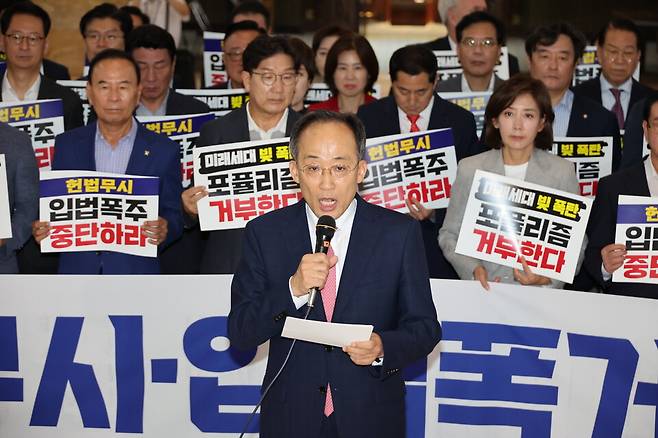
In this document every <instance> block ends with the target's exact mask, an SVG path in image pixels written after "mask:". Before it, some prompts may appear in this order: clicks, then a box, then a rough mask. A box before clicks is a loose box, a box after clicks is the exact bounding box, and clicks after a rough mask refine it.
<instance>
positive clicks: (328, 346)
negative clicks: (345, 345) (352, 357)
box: [324, 345, 334, 353]
mask: <svg viewBox="0 0 658 438" xmlns="http://www.w3.org/2000/svg"><path fill="white" fill-rule="evenodd" d="M324 349H325V350H326V351H327V353H331V352H332V351H333V349H334V347H333V346H332V345H325V346H324Z"/></svg>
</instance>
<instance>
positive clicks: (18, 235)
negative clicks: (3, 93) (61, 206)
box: [0, 122, 39, 274]
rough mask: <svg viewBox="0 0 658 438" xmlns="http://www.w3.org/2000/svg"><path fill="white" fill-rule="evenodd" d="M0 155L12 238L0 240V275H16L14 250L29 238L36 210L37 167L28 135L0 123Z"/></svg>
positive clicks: (37, 204)
mask: <svg viewBox="0 0 658 438" xmlns="http://www.w3.org/2000/svg"><path fill="white" fill-rule="evenodd" d="M0 155H4V156H5V166H6V167H5V168H4V169H0V172H2V171H4V172H6V174H7V190H8V193H7V195H8V197H9V215H10V217H11V236H12V237H11V238H9V239H0V274H18V263H17V261H16V252H17V251H18V250H19V249H20V248H22V247H23V245H24V244H25V243H26V242H27V241H28V239H29V238H30V235H31V234H30V230H31V226H32V221H34V220H35V219H36V218H37V214H38V212H39V170H38V169H37V162H36V160H35V158H34V150H33V149H32V142H31V141H30V137H29V136H28V135H27V134H26V133H24V132H22V131H20V130H18V129H16V128H13V127H11V126H9V125H8V124H6V123H1V122H0Z"/></svg>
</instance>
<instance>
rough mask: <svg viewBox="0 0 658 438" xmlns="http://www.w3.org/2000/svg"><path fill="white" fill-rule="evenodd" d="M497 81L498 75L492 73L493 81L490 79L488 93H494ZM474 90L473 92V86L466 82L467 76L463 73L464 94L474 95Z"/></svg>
mask: <svg viewBox="0 0 658 438" xmlns="http://www.w3.org/2000/svg"><path fill="white" fill-rule="evenodd" d="M495 81H496V74H495V73H494V72H491V79H489V85H487V90H486V91H493V90H494V82H495ZM472 92H473V90H471V86H470V85H468V81H467V80H466V76H465V75H464V74H463V73H462V93H472Z"/></svg>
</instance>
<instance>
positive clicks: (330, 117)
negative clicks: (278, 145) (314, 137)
mask: <svg viewBox="0 0 658 438" xmlns="http://www.w3.org/2000/svg"><path fill="white" fill-rule="evenodd" d="M317 123H340V124H342V125H345V126H347V127H348V128H350V130H351V131H352V134H354V143H355V144H356V148H357V151H356V152H357V156H358V157H359V160H363V157H364V156H365V152H366V128H365V127H364V126H363V123H362V122H361V120H359V118H358V117H357V116H356V115H355V114H352V113H339V112H337V111H327V110H318V111H311V112H308V113H306V114H305V115H304V116H303V117H302V118H301V119H299V120H297V123H295V125H294V126H293V128H292V133H291V134H290V153H291V154H292V157H293V159H295V160H296V159H297V156H298V154H299V138H300V137H301V136H302V134H303V133H304V131H306V129H308V128H309V127H311V126H312V125H315V124H317Z"/></svg>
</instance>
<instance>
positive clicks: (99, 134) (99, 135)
mask: <svg viewBox="0 0 658 438" xmlns="http://www.w3.org/2000/svg"><path fill="white" fill-rule="evenodd" d="M130 121H131V123H132V125H131V126H130V130H129V131H128V132H127V133H126V135H124V136H123V137H121V138H120V139H119V141H118V143H117V147H118V146H124V145H126V144H130V145H131V147H132V144H133V143H134V139H135V137H137V125H138V123H137V120H135V118H134V117H131V119H130ZM130 139H132V140H133V141H128V140H130ZM99 142H100V143H101V144H104V145H108V146H110V142H108V141H107V140H106V139H105V137H103V133H102V132H101V130H100V128H99V127H98V123H96V143H99Z"/></svg>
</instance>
